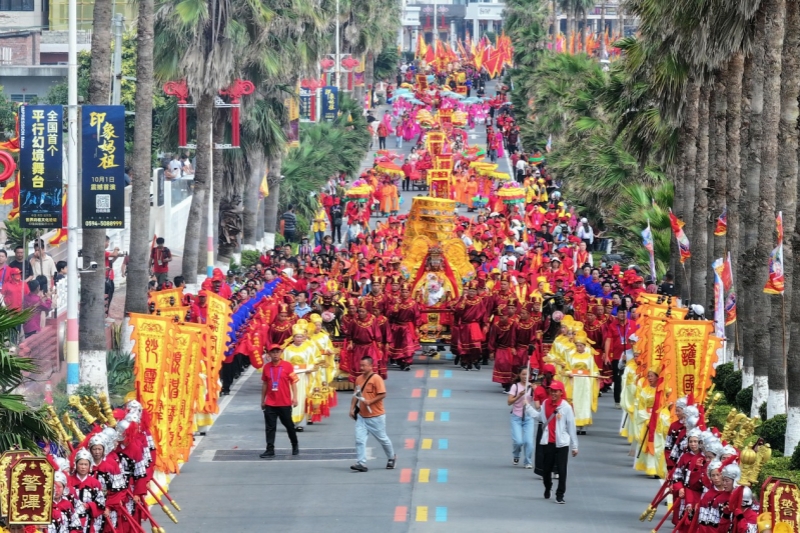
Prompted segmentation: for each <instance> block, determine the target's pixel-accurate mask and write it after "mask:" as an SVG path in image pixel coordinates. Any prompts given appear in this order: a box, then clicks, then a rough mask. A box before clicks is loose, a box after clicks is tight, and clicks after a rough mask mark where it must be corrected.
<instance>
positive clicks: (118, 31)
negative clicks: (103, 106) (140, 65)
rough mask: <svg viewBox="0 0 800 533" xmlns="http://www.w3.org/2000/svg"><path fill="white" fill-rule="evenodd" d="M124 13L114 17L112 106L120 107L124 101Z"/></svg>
mask: <svg viewBox="0 0 800 533" xmlns="http://www.w3.org/2000/svg"><path fill="white" fill-rule="evenodd" d="M124 19H125V17H123V16H122V13H117V14H116V15H114V20H113V24H114V85H113V86H114V92H113V93H112V94H111V105H119V104H120V102H121V101H122V96H121V93H122V21H123V20H124Z"/></svg>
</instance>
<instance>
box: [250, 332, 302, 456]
mask: <svg viewBox="0 0 800 533" xmlns="http://www.w3.org/2000/svg"><path fill="white" fill-rule="evenodd" d="M282 352H283V350H282V349H281V347H280V346H278V345H277V344H273V345H271V346H269V347H268V348H267V353H268V354H269V359H270V362H269V363H267V364H266V365H264V370H263V371H262V373H261V382H262V384H261V410H262V411H264V425H265V426H266V433H267V451H265V452H264V453H262V454H261V455H259V457H261V458H262V459H266V458H268V457H275V429H276V428H277V425H278V419H279V418H280V420H281V424H283V427H284V428H286V433H288V435H289V441H290V442H291V443H292V455H297V454H299V453H300V448H299V447H298V445H297V433H295V430H294V422H292V407H296V406H297V381H298V378H297V375H295V373H294V367H293V366H292V364H291V363H290V362H288V361H283V360H282V358H281V355H282Z"/></svg>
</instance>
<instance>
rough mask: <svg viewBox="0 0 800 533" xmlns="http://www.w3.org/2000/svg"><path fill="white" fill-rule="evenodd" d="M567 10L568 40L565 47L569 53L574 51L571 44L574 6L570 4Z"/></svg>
mask: <svg viewBox="0 0 800 533" xmlns="http://www.w3.org/2000/svg"><path fill="white" fill-rule="evenodd" d="M566 12H567V40H566V42H565V43H564V47H565V48H566V50H565V51H566V52H567V53H572V48H571V47H570V44H571V43H572V6H571V5H570V6H568V7H567V9H566Z"/></svg>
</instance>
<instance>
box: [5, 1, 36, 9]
mask: <svg viewBox="0 0 800 533" xmlns="http://www.w3.org/2000/svg"><path fill="white" fill-rule="evenodd" d="M0 11H33V0H0Z"/></svg>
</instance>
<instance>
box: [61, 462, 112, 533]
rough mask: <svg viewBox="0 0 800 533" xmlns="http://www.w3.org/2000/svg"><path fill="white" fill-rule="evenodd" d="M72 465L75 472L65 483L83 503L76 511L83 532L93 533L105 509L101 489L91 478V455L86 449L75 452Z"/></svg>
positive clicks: (94, 479) (98, 483)
mask: <svg viewBox="0 0 800 533" xmlns="http://www.w3.org/2000/svg"><path fill="white" fill-rule="evenodd" d="M73 463H74V465H75V470H74V473H73V475H71V476H69V478H68V480H67V482H68V484H69V488H70V490H71V492H72V494H73V495H74V496H75V498H76V499H77V500H79V501H81V502H82V503H83V505H82V506H80V507H79V509H78V518H79V519H80V521H81V525H82V526H83V531H87V532H91V533H95V531H97V530H96V529H95V526H96V525H102V519H101V517H102V516H103V511H105V508H106V497H105V494H103V487H102V486H101V485H100V482H99V481H98V480H97V479H96V478H94V477H92V476H91V469H92V454H91V453H90V452H89V451H88V450H87V449H86V448H81V449H80V450H78V451H76V452H75V459H74V461H73Z"/></svg>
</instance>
